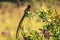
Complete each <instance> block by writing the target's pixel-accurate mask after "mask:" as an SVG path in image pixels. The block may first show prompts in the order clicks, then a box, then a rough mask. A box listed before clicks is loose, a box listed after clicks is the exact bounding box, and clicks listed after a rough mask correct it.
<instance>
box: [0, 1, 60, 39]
mask: <svg viewBox="0 0 60 40" xmlns="http://www.w3.org/2000/svg"><path fill="white" fill-rule="evenodd" d="M28 4H30V5H31V10H32V12H34V10H37V9H39V8H41V7H43V8H46V7H47V8H54V9H56V10H57V12H58V14H59V13H60V0H21V1H19V0H0V40H16V29H17V27H18V24H19V21H20V19H21V17H22V15H23V14H24V10H25V9H26V7H27V5H28ZM59 15H60V14H59ZM36 19H37V17H34V19H31V20H30V21H29V19H27V18H25V19H24V21H23V25H24V26H27V28H28V26H30V25H29V24H28V23H29V22H30V23H31V26H32V27H31V26H30V27H29V28H31V29H37V28H38V27H37V26H42V25H43V23H36V22H34V20H36ZM40 24H41V25H40ZM4 32H5V34H6V35H5V34H4Z"/></svg>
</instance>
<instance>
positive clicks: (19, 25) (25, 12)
mask: <svg viewBox="0 0 60 40" xmlns="http://www.w3.org/2000/svg"><path fill="white" fill-rule="evenodd" d="M28 11H30V5H28V6H27V8H26V9H25V11H24V14H23V16H22V18H21V20H20V22H19V24H18V27H17V31H16V39H17V38H18V35H19V34H18V31H19V28H21V24H22V22H23V20H24V18H25V16H26V14H27V12H28Z"/></svg>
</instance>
